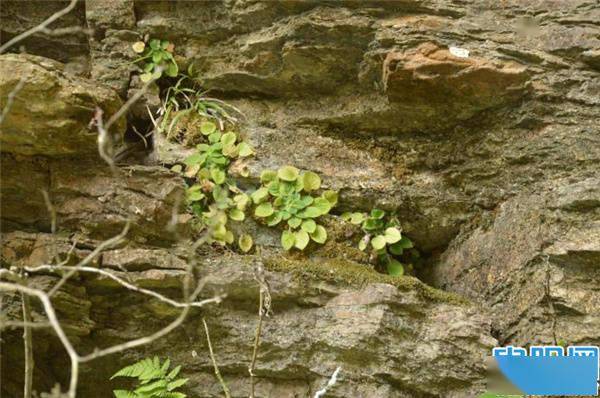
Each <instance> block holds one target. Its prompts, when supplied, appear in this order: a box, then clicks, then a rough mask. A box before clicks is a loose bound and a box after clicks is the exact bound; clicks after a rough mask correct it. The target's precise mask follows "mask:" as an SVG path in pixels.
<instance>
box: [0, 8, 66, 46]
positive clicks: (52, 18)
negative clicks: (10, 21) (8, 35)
mask: <svg viewBox="0 0 600 398" xmlns="http://www.w3.org/2000/svg"><path fill="white" fill-rule="evenodd" d="M76 5H77V0H71V2H70V3H69V5H68V6H67V7H65V8H63V9H62V10H60V11H58V12H56V13H54V14H52V15H51V16H50V17H49V18H48V19H46V20H45V21H44V22H42V23H41V24H39V25H36V26H34V27H33V28H31V29H29V30H26V31H25V32H23V33H21V34H20V35H17V36H15V37H13V38H12V39H10V40H9V41H7V42H6V43H4V45H2V46H1V47H0V54H2V53H3V52H4V51H6V50H8V49H9V48H10V47H12V46H14V45H15V44H17V43H18V42H20V41H22V40H24V39H26V38H28V37H29V36H31V35H33V34H36V33H38V32H44V31H46V30H47V29H46V28H47V27H48V25H50V24H51V23H52V22H54V21H56V20H57V19H59V18H61V17H63V16H64V15H67V14H68V13H70V12H71V11H72V10H73V9H74V8H75V6H76Z"/></svg>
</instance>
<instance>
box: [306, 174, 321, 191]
mask: <svg viewBox="0 0 600 398" xmlns="http://www.w3.org/2000/svg"><path fill="white" fill-rule="evenodd" d="M302 182H303V183H304V190H305V191H314V190H317V189H319V188H320V187H321V177H319V175H318V174H317V173H313V172H312V171H307V172H306V173H304V174H302Z"/></svg>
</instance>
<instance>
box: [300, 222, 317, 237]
mask: <svg viewBox="0 0 600 398" xmlns="http://www.w3.org/2000/svg"><path fill="white" fill-rule="evenodd" d="M301 228H302V230H303V231H306V232H308V233H309V234H312V233H313V232H315V230H316V229H317V223H316V222H315V221H314V220H311V219H310V218H309V219H308V220H305V221H303V222H302V226H301Z"/></svg>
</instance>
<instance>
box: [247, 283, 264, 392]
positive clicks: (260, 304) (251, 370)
mask: <svg viewBox="0 0 600 398" xmlns="http://www.w3.org/2000/svg"><path fill="white" fill-rule="evenodd" d="M263 304H264V295H263V289H262V287H261V289H260V292H259V296H258V325H256V333H255V334H254V350H253V352H252V361H251V362H250V367H249V368H248V372H249V373H250V398H254V389H255V385H256V376H255V375H254V366H255V365H256V357H257V355H258V347H259V346H260V333H261V331H262V323H263V315H264V311H263Z"/></svg>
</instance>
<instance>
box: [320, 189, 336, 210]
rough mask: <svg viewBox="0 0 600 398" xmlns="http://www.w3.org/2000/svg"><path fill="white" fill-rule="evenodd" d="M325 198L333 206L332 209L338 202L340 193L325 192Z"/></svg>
mask: <svg viewBox="0 0 600 398" xmlns="http://www.w3.org/2000/svg"><path fill="white" fill-rule="evenodd" d="M323 197H324V198H325V199H327V201H328V202H329V203H330V204H331V207H333V206H335V205H336V204H337V202H338V193H337V192H336V191H332V190H327V191H325V192H323Z"/></svg>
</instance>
